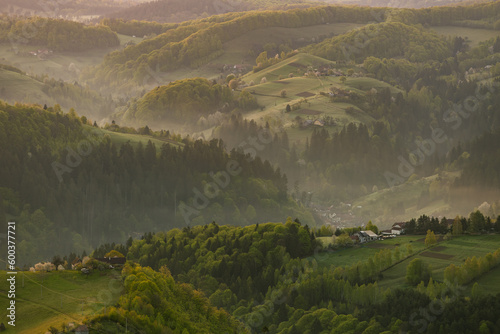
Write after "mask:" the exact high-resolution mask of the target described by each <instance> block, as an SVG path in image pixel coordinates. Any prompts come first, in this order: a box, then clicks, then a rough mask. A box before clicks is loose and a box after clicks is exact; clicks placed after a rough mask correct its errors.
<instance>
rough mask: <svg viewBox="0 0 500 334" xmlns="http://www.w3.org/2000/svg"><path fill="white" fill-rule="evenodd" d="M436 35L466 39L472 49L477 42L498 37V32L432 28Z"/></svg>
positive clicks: (460, 28)
mask: <svg viewBox="0 0 500 334" xmlns="http://www.w3.org/2000/svg"><path fill="white" fill-rule="evenodd" d="M432 29H433V30H435V31H436V32H437V33H438V34H440V35H443V36H460V37H464V38H465V37H467V38H468V39H469V40H470V45H471V46H472V47H474V46H477V45H478V44H479V42H483V41H487V40H489V39H490V38H495V37H498V36H500V31H495V30H488V29H475V28H465V27H454V26H442V27H432Z"/></svg>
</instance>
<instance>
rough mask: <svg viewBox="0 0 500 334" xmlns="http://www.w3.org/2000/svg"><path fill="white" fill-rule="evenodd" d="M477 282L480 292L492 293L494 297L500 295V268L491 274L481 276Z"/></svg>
mask: <svg viewBox="0 0 500 334" xmlns="http://www.w3.org/2000/svg"><path fill="white" fill-rule="evenodd" d="M476 282H477V283H478V284H479V286H480V288H481V289H480V291H482V292H483V293H486V292H487V293H491V294H493V295H496V294H497V293H500V284H498V282H500V266H497V267H496V268H494V269H493V270H491V271H490V272H488V273H486V274H484V275H483V276H481V277H480V278H479V279H478V280H476Z"/></svg>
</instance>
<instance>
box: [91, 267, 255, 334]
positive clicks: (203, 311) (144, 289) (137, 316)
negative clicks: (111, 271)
mask: <svg viewBox="0 0 500 334" xmlns="http://www.w3.org/2000/svg"><path fill="white" fill-rule="evenodd" d="M122 276H123V280H124V290H125V291H124V294H123V297H122V298H120V301H119V303H118V305H116V306H113V307H110V308H109V310H107V311H106V312H105V313H104V314H102V315H98V316H96V317H94V318H92V319H91V321H90V322H89V326H90V328H91V330H95V331H109V330H112V331H114V332H116V331H119V332H124V331H125V330H128V332H130V333H142V332H144V331H147V332H148V333H183V334H185V333H187V334H197V333H249V332H247V331H246V329H245V328H244V327H243V326H242V324H241V323H240V322H239V321H237V320H235V319H234V318H233V317H231V316H230V315H229V314H228V313H227V312H225V311H224V310H220V309H218V308H216V307H214V306H213V305H211V304H210V302H209V301H208V300H207V298H206V297H205V296H203V294H202V293H200V292H199V291H196V290H194V289H193V288H192V287H191V286H189V285H187V284H179V283H177V282H175V280H174V279H173V277H172V275H171V274H170V272H169V270H168V268H167V267H162V268H160V270H159V271H153V270H152V269H151V268H143V267H141V266H139V265H136V264H126V265H125V268H124V269H123V271H122Z"/></svg>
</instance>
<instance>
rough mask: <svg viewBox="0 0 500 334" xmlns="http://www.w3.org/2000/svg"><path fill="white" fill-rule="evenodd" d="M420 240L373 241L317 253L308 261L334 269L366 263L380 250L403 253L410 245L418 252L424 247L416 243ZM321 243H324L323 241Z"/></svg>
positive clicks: (405, 238)
mask: <svg viewBox="0 0 500 334" xmlns="http://www.w3.org/2000/svg"><path fill="white" fill-rule="evenodd" d="M421 238H422V237H421V236H401V237H398V238H392V239H386V240H380V241H374V242H371V243H369V244H363V245H359V246H355V247H352V248H346V249H341V250H337V251H328V252H324V253H319V254H316V255H315V256H312V257H310V258H308V259H309V260H312V259H314V260H316V262H317V263H318V266H320V267H330V266H332V265H333V266H336V267H339V266H350V265H352V264H354V263H357V262H358V261H361V262H364V261H367V260H368V258H369V257H371V256H373V255H375V253H377V252H379V251H380V250H382V249H393V248H394V247H396V246H398V247H399V248H400V249H401V251H405V250H406V247H407V244H409V243H411V244H412V247H413V251H414V252H418V251H420V250H422V249H423V248H424V247H425V245H424V243H423V242H417V240H418V239H421ZM322 242H323V243H324V241H323V240H322Z"/></svg>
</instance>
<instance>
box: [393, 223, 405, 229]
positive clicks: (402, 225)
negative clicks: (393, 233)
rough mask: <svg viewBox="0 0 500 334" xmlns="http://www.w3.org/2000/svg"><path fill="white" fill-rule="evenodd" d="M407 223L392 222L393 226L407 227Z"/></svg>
mask: <svg viewBox="0 0 500 334" xmlns="http://www.w3.org/2000/svg"><path fill="white" fill-rule="evenodd" d="M405 225H406V223H394V224H392V227H396V226H399V227H401V228H402V227H405Z"/></svg>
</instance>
